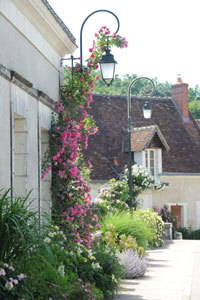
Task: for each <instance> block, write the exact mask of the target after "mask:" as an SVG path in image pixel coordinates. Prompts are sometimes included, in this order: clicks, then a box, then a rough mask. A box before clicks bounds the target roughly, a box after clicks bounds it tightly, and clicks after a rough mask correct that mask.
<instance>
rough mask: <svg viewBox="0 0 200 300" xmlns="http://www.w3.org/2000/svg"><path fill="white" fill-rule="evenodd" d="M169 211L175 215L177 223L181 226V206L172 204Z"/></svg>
mask: <svg viewBox="0 0 200 300" xmlns="http://www.w3.org/2000/svg"><path fill="white" fill-rule="evenodd" d="M171 213H172V216H173V217H177V221H178V223H179V224H178V225H179V226H181V206H180V205H172V206H171Z"/></svg>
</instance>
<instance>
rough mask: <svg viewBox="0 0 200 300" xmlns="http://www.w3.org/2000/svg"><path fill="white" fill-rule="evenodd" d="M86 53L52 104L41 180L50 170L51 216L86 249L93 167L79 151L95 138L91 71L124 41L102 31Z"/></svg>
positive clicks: (94, 221) (93, 221)
mask: <svg viewBox="0 0 200 300" xmlns="http://www.w3.org/2000/svg"><path fill="white" fill-rule="evenodd" d="M95 38H96V39H95V40H94V41H93V45H92V47H91V48H90V49H89V52H90V56H89V58H88V60H87V66H81V64H80V63H76V65H75V66H74V67H72V68H69V67H68V69H70V71H71V72H69V71H68V72H65V73H66V78H65V85H64V86H63V87H62V95H61V99H60V100H58V101H57V102H56V110H57V114H55V115H54V116H53V117H52V124H51V129H50V132H49V142H50V149H49V151H48V153H47V154H46V155H45V159H44V162H43V174H42V179H44V178H45V176H46V175H47V173H48V172H50V171H51V170H52V196H53V197H52V198H53V204H52V209H53V215H54V216H55V217H54V218H56V219H57V222H58V224H59V226H60V227H62V229H63V231H65V234H66V235H67V236H68V237H70V241H71V240H73V241H74V242H75V243H81V244H83V245H85V246H86V247H87V248H89V247H90V242H91V236H92V231H93V230H94V229H96V228H98V227H99V224H98V217H97V216H96V215H95V214H93V213H92V211H91V210H90V209H89V205H90V200H91V196H90V188H89V187H88V184H87V182H88V176H89V173H90V168H91V167H92V166H91V163H90V162H88V165H86V164H85V163H84V162H83V159H82V156H81V152H82V150H83V149H87V147H88V138H89V136H90V135H93V134H95V133H97V131H98V129H97V127H96V126H95V123H94V120H93V119H92V117H91V116H89V115H88V113H87V110H86V108H87V107H88V106H89V105H90V103H91V102H92V100H93V98H92V90H93V89H94V84H95V81H97V80H98V76H97V75H96V74H95V70H97V69H98V63H99V61H100V59H101V57H102V54H103V52H104V50H105V49H106V47H109V48H110V47H112V46H116V47H118V48H126V47H127V46H128V43H127V41H126V39H125V38H122V37H121V36H119V35H117V34H116V33H113V34H112V35H111V34H110V30H109V29H108V28H107V27H106V26H103V27H102V28H101V29H100V30H99V32H98V33H95Z"/></svg>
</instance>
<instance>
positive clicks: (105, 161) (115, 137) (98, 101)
mask: <svg viewBox="0 0 200 300" xmlns="http://www.w3.org/2000/svg"><path fill="white" fill-rule="evenodd" d="M93 99H94V100H93V102H92V103H91V109H88V113H89V114H91V115H92V116H93V117H94V119H95V121H96V124H97V126H98V128H99V132H98V134H96V135H94V136H90V138H89V147H88V150H87V151H86V153H85V158H86V160H88V159H90V160H91V163H92V164H93V172H92V179H96V180H103V179H105V180H108V179H110V178H112V177H116V172H121V171H122V170H123V168H124V166H125V165H127V164H128V154H127V152H126V151H124V150H125V149H126V146H127V145H124V149H122V148H123V147H122V144H123V140H124V141H125V140H126V138H124V136H125V134H124V132H125V131H126V130H124V129H127V127H128V120H127V97H126V96H115V95H100V94H99V95H94V96H93ZM145 100H146V98H144V97H132V103H131V106H132V108H131V118H132V121H133V127H137V128H138V127H148V126H157V135H158V136H160V137H162V138H163V140H162V144H163V145H165V146H164V147H163V151H162V152H163V154H162V159H163V172H169V173H172V172H174V173H200V155H198V154H199V153H200V129H199V127H198V126H197V123H196V122H195V120H194V119H193V118H192V116H191V115H190V122H184V121H183V119H182V118H181V116H180V114H179V112H178V111H177V107H176V106H175V105H174V101H172V99H171V98H160V97H158V98H149V99H148V101H149V102H150V105H151V107H152V117H151V119H144V118H143V112H142V108H143V106H144V103H145ZM152 128H154V129H155V128H156V127H152ZM158 130H159V131H158ZM152 132H153V131H152ZM145 141H146V140H145ZM146 142H147V141H146ZM147 144H148V143H147ZM167 145H168V147H169V151H166V150H167V148H168V147H167ZM116 162H117V163H116ZM111 166H112V167H111ZM113 168H114V169H115V171H116V172H114V171H113Z"/></svg>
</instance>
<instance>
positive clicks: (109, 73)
mask: <svg viewBox="0 0 200 300" xmlns="http://www.w3.org/2000/svg"><path fill="white" fill-rule="evenodd" d="M99 64H100V68H101V75H102V79H103V81H104V82H105V83H106V85H107V86H109V85H110V84H111V83H112V81H113V79H114V77H115V65H116V64H117V62H116V61H115V59H114V56H113V55H112V54H111V53H110V49H108V48H107V49H106V54H105V55H102V58H101V60H100V62H99Z"/></svg>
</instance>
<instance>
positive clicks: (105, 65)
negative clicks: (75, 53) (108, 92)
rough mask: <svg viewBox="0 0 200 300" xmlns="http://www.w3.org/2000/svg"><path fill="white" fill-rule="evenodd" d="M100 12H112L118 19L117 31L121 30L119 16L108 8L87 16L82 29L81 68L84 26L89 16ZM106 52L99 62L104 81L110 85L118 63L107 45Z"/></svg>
mask: <svg viewBox="0 0 200 300" xmlns="http://www.w3.org/2000/svg"><path fill="white" fill-rule="evenodd" d="M98 12H107V13H110V14H111V15H113V16H114V17H115V19H116V20H117V30H116V32H115V33H117V32H118V31H119V26H120V23H119V19H118V17H117V16H116V15H115V14H114V13H113V12H111V11H110V10H106V9H100V10H96V11H94V12H92V13H91V14H90V15H89V16H87V18H86V19H85V20H84V21H83V24H82V26H81V30H80V58H81V69H82V66H83V39H82V37H83V27H84V25H85V23H86V21H87V20H88V19H89V17H91V16H92V15H94V14H96V13H98ZM105 52H106V53H105V54H104V55H102V58H101V60H100V62H99V64H100V68H101V75H102V79H103V81H104V82H105V83H106V85H107V86H109V85H110V84H111V83H112V81H113V80H114V77H115V65H116V63H117V62H116V61H115V59H114V56H113V55H112V54H111V53H110V49H109V48H108V47H107V49H106V50H105Z"/></svg>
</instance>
